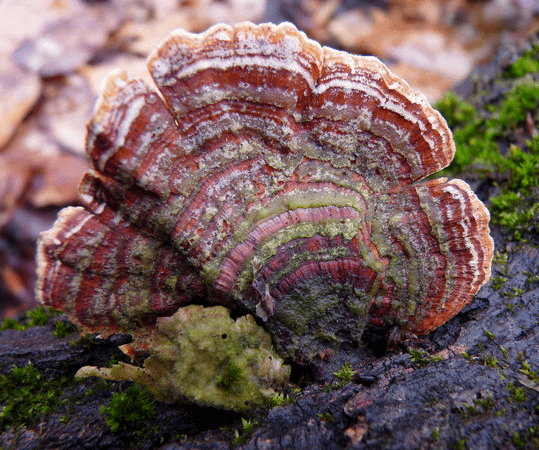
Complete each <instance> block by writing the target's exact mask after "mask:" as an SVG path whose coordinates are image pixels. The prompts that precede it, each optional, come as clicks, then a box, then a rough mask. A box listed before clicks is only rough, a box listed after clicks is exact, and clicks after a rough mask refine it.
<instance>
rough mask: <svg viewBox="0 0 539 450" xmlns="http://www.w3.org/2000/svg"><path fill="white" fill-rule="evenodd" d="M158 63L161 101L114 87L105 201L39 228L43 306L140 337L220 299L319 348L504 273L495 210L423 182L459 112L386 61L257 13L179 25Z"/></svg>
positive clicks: (94, 171) (410, 319)
mask: <svg viewBox="0 0 539 450" xmlns="http://www.w3.org/2000/svg"><path fill="white" fill-rule="evenodd" d="M148 65H149V69H150V72H151V74H152V77H153V79H154V81H155V84H156V85H157V88H158V90H159V93H157V92H156V91H154V90H153V89H152V88H151V87H150V86H148V85H146V84H145V83H144V82H142V81H141V80H139V79H136V78H134V77H132V76H130V75H129V74H127V73H126V72H123V71H116V72H114V73H112V74H111V75H109V76H108V78H107V80H106V83H105V87H104V91H103V94H102V96H101V98H100V100H99V102H98V104H97V106H96V112H95V116H94V119H93V121H92V122H91V123H90V125H89V134H88V139H87V152H88V157H89V160H90V165H91V170H90V171H89V172H88V173H87V175H86V176H85V178H84V180H83V181H82V183H81V194H82V198H83V200H84V201H85V202H86V203H87V205H88V208H89V212H87V211H86V210H83V209H81V208H68V209H66V210H64V211H63V213H62V214H61V216H60V218H59V219H58V221H57V222H56V224H55V226H54V228H53V229H52V230H50V231H49V232H46V233H44V234H43V235H42V237H41V240H40V248H39V274H38V275H39V280H38V285H37V295H38V298H39V299H40V300H41V301H42V302H43V303H45V304H49V305H53V306H55V307H60V308H61V309H64V310H66V311H68V313H70V314H71V316H72V318H73V320H75V321H76V322H77V323H78V324H79V325H81V326H83V327H85V328H86V329H89V330H92V331H102V330H104V331H105V332H113V331H118V330H121V331H129V332H133V333H134V334H135V335H138V336H140V344H139V346H140V347H144V342H145V341H144V335H145V334H147V333H148V332H149V330H151V328H152V324H153V323H154V322H155V318H156V317H157V316H160V315H170V314H171V313H172V312H173V311H174V309H175V308H177V307H179V306H181V305H184V304H189V303H197V302H205V303H213V304H216V303H217V304H224V305H227V306H229V307H232V308H235V309H237V310H239V311H243V312H245V311H249V312H252V313H254V314H256V315H257V316H258V317H260V318H261V319H262V320H263V321H264V323H265V326H266V327H267V328H268V329H269V330H270V331H271V332H272V333H273V336H274V338H275V340H276V343H277V344H278V345H279V346H280V349H281V351H283V352H284V353H285V354H288V355H289V356H293V357H296V358H299V359H302V358H307V359H308V358H309V357H310V356H312V354H314V352H316V350H317V349H320V348H325V347H328V346H329V347H335V346H336V345H339V344H340V343H341V342H345V341H346V342H350V341H357V340H358V339H359V338H360V336H361V333H362V332H363V329H364V328H365V326H366V325H368V324H377V325H398V326H399V327H401V328H402V329H405V330H408V331H412V332H416V333H426V332H428V331H430V330H432V329H434V328H436V327H437V326H439V325H440V324H442V323H444V322H445V321H446V320H447V319H449V318H450V317H452V316H453V315H455V314H456V313H457V312H458V311H460V309H461V308H462V307H463V306H464V305H465V304H466V303H468V302H469V301H470V300H471V298H472V297H473V295H474V294H475V293H476V292H477V291H478V289H479V288H480V286H481V285H482V284H484V283H485V282H486V280H487V279H488V277H489V276H490V263H491V259H492V250H493V242H492V239H491V238H490V236H489V229H488V221H489V214H488V211H487V210H486V208H485V207H484V206H483V204H482V203H481V202H480V201H479V200H478V199H477V197H476V196H475V194H474V193H473V192H472V191H471V189H470V188H469V186H468V185H467V184H466V183H464V182H463V181H460V180H452V181H449V180H447V179H445V178H439V179H432V180H428V181H420V180H421V179H423V178H425V177H427V176H429V175H431V174H433V173H435V172H436V171H438V170H440V169H441V168H443V167H445V166H447V165H448V164H449V163H450V161H451V160H452V158H453V156H454V152H455V149H454V144H453V140H452V137H451V133H450V131H449V129H448V128H447V125H446V123H445V121H444V120H443V119H442V118H441V116H440V115H439V114H438V113H437V112H436V111H435V110H434V109H432V108H431V107H430V106H429V105H428V103H427V102H426V100H425V99H424V97H423V96H422V95H420V94H418V93H416V92H413V91H412V90H411V89H410V88H409V87H408V85H407V84H406V83H405V82H404V81H402V80H400V79H398V78H397V77H396V76H395V75H393V74H391V73H390V72H389V71H388V70H387V68H386V67H385V66H384V65H383V64H382V63H380V62H379V61H378V60H377V59H375V58H372V57H360V56H352V55H349V54H347V53H344V52H339V51H336V50H332V49H329V48H326V47H321V46H319V45H318V44H317V43H316V42H314V41H311V40H309V39H307V38H306V37H305V35H304V34H303V33H301V32H298V31H297V30H296V29H295V27H293V26H292V25H290V24H281V25H279V26H275V25H271V24H264V25H260V26H257V25H253V24H249V23H244V24H240V25H236V26H235V27H230V26H226V25H219V26H215V27H213V28H210V29H209V30H208V31H206V32H205V33H202V34H200V35H196V34H190V33H187V32H184V31H175V32H173V33H172V34H171V35H170V36H169V37H168V38H167V39H166V40H165V41H164V42H162V43H161V44H160V46H159V47H158V48H157V49H156V50H155V51H154V52H153V53H152V55H151V56H150V59H149V63H148Z"/></svg>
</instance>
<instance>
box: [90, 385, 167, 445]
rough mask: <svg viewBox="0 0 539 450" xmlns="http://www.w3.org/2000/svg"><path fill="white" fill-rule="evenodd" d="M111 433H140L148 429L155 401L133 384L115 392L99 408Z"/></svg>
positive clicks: (153, 415)
mask: <svg viewBox="0 0 539 450" xmlns="http://www.w3.org/2000/svg"><path fill="white" fill-rule="evenodd" d="M100 412H101V413H102V414H105V417H106V423H107V425H108V426H109V427H110V429H111V431H112V432H113V433H116V432H121V431H123V432H130V433H135V434H137V435H141V434H142V433H144V432H145V431H146V430H147V429H148V421H150V420H152V419H154V418H155V416H156V415H157V413H156V411H155V401H154V399H153V397H152V396H151V395H150V394H149V393H148V392H147V391H145V390H144V389H141V388H140V387H138V386H136V385H133V386H130V387H129V388H127V389H126V390H125V391H123V392H116V393H115V394H114V395H113V396H112V400H111V401H110V402H109V403H108V404H107V405H103V406H102V407H101V409H100Z"/></svg>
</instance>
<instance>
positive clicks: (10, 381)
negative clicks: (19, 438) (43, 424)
mask: <svg viewBox="0 0 539 450" xmlns="http://www.w3.org/2000/svg"><path fill="white" fill-rule="evenodd" d="M69 383H72V381H71V379H70V378H68V377H61V378H59V379H55V378H50V377H46V378H45V377H43V376H42V374H41V373H40V372H39V371H38V370H37V369H36V368H35V367H34V366H33V365H32V364H30V363H29V364H27V365H26V366H24V367H16V366H14V367H13V368H12V369H11V371H10V372H9V373H8V374H6V375H1V376H0V404H1V405H2V407H1V410H0V423H2V424H3V425H13V426H16V427H18V426H32V425H34V424H35V423H37V422H38V421H39V419H40V418H41V417H42V416H44V415H45V414H50V413H52V412H54V411H56V409H57V408H58V406H59V405H60V404H61V400H60V398H59V392H61V391H62V389H63V388H65V387H66V386H67V385H68V384H69Z"/></svg>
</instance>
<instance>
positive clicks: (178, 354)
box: [77, 305, 290, 411]
mask: <svg viewBox="0 0 539 450" xmlns="http://www.w3.org/2000/svg"><path fill="white" fill-rule="evenodd" d="M149 349H150V352H151V356H150V357H149V358H148V359H147V360H146V361H145V363H144V368H141V367H135V366H133V365H130V364H125V363H119V364H115V365H114V366H113V367H112V368H111V369H105V368H101V369H98V368H97V367H88V366H87V367H83V368H82V369H80V370H79V371H78V372H77V376H79V377H86V376H99V377H101V378H106V379H113V380H132V381H135V382H137V383H140V384H141V385H142V386H144V387H145V388H146V389H148V390H149V391H150V392H152V393H153V394H154V395H155V396H156V397H157V398H158V399H160V400H162V401H166V402H181V401H185V400H191V401H194V402H196V403H198V404H200V405H206V406H214V407H218V408H224V409H231V410H236V411H241V410H246V409H248V408H251V407H252V406H256V405H259V404H261V403H263V402H264V401H265V400H266V399H268V398H272V397H274V396H275V394H276V392H275V390H274V389H278V388H279V387H280V386H282V385H283V384H284V383H285V382H286V381H287V380H288V378H289V376H290V367H289V366H286V365H283V360H282V359H281V358H280V357H279V356H278V355H277V354H276V353H275V352H274V351H273V348H272V341H271V337H270V335H269V334H268V333H267V332H266V331H264V330H263V329H262V328H261V327H259V326H258V325H257V324H256V322H255V320H254V318H253V316H251V315H247V316H242V317H240V318H238V319H236V320H234V319H232V318H231V317H230V314H229V311H228V309H226V308H225V307H223V306H214V307H210V308H205V307H203V306H199V305H191V306H186V307H184V308H180V309H179V310H178V311H177V312H176V313H175V314H174V315H173V316H171V317H164V318H160V319H158V321H157V330H156V332H155V334H154V336H153V339H152V341H151V342H150V345H149Z"/></svg>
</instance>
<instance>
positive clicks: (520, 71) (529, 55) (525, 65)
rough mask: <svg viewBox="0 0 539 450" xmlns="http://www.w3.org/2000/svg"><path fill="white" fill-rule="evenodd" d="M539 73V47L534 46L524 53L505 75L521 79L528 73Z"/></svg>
mask: <svg viewBox="0 0 539 450" xmlns="http://www.w3.org/2000/svg"><path fill="white" fill-rule="evenodd" d="M538 71H539V46H537V45H535V44H534V45H533V46H532V48H531V49H529V50H527V51H526V52H524V53H523V54H522V55H521V56H520V58H518V59H517V60H516V61H515V62H514V63H513V64H511V65H510V66H509V67H508V68H507V69H506V70H505V73H504V76H505V77H507V78H521V77H523V76H524V75H526V74H528V73H536V72H538Z"/></svg>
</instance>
